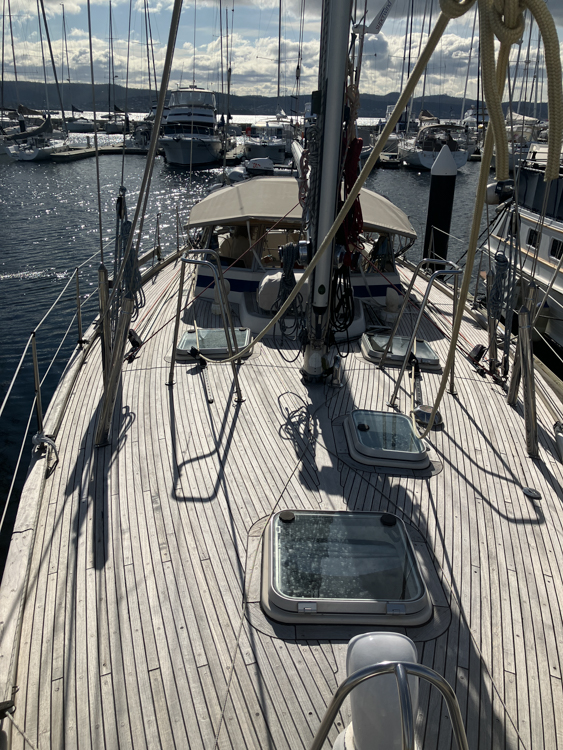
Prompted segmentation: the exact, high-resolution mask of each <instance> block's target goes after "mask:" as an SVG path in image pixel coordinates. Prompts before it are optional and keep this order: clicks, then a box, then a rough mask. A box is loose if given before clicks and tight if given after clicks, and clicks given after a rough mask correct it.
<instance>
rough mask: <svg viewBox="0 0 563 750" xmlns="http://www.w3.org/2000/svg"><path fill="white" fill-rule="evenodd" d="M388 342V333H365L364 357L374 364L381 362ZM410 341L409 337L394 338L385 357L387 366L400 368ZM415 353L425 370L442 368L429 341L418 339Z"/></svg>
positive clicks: (363, 339) (363, 342) (363, 343)
mask: <svg viewBox="0 0 563 750" xmlns="http://www.w3.org/2000/svg"><path fill="white" fill-rule="evenodd" d="M388 341H389V334H388V333H364V335H363V336H362V343H361V346H362V353H363V355H364V357H365V358H366V359H369V360H370V361H372V362H379V360H380V359H381V355H382V354H383V351H384V350H385V347H386V346H387V342H388ZM409 341H410V338H409V337H408V336H394V337H393V341H392V343H391V349H390V350H389V351H388V352H387V356H386V357H385V364H386V365H388V366H393V365H395V366H397V367H400V366H401V365H402V364H403V360H404V358H405V353H406V351H407V346H408V343H409ZM414 351H415V354H416V358H417V359H418V363H419V365H420V366H421V367H422V368H423V369H425V370H439V369H440V368H441V365H440V358H439V357H438V355H437V354H436V352H435V351H434V349H432V347H431V346H430V344H429V343H428V341H424V339H416V341H415V345H414Z"/></svg>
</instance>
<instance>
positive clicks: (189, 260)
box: [182, 250, 244, 402]
mask: <svg viewBox="0 0 563 750" xmlns="http://www.w3.org/2000/svg"><path fill="white" fill-rule="evenodd" d="M192 252H194V253H199V252H201V251H199V250H186V253H192ZM182 262H183V263H193V264H194V265H196V266H205V267H206V268H209V269H210V270H211V272H212V274H213V276H215V284H216V286H217V288H218V289H219V307H220V309H221V318H222V319H223V328H224V330H225V338H226V340H227V349H228V350H229V357H232V356H233V354H234V352H233V345H232V344H231V332H230V331H229V326H228V323H227V313H226V312H225V300H224V299H223V293H224V291H225V290H224V287H223V286H222V284H221V283H220V280H219V270H218V269H217V266H215V264H214V263H212V262H211V261H210V260H201V259H199V258H182ZM227 307H228V301H227ZM229 317H230V316H229ZM231 326H232V322H231ZM232 335H233V338H234V345H235V347H237V342H236V337H235V333H234V329H233V331H232ZM236 351H237V352H238V347H237V348H236ZM239 362H240V360H239ZM231 368H232V370H233V379H234V381H235V389H236V392H237V398H236V400H237V401H240V402H242V401H244V399H243V397H242V392H241V389H240V384H239V381H238V372H237V366H236V364H235V362H231Z"/></svg>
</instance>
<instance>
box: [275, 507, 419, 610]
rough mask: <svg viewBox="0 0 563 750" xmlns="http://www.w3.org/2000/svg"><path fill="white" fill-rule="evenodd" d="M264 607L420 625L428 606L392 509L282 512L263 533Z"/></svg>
mask: <svg viewBox="0 0 563 750" xmlns="http://www.w3.org/2000/svg"><path fill="white" fill-rule="evenodd" d="M262 562H263V565H262V576H263V578H262V607H263V608H264V610H265V611H266V613H267V614H268V615H269V616H270V617H273V618H274V619H276V620H281V621H282V622H305V623H306V622H309V623H311V622H317V623H323V622H324V623H346V622H366V623H373V624H386V623H388V624H392V623H394V622H395V623H397V624H400V623H405V624H407V623H409V624H421V623H422V622H425V621H426V620H428V618H429V616H430V614H431V607H430V602H429V598H428V594H427V592H426V586H425V584H424V580H423V578H422V576H421V574H420V570H419V568H418V564H417V560H416V556H415V554H414V550H413V548H412V545H411V542H410V539H409V537H408V534H407V530H406V527H405V525H404V524H403V522H402V521H401V520H400V519H399V518H397V516H395V515H392V514H391V513H381V512H376V513H371V512H342V511H337V512H334V511H328V512H327V511H303V510H284V511H280V512H279V513H276V514H275V515H274V516H273V517H272V519H271V520H270V522H269V524H268V527H267V528H266V531H265V535H264V555H263V558H262Z"/></svg>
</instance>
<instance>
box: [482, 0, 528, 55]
mask: <svg viewBox="0 0 563 750" xmlns="http://www.w3.org/2000/svg"><path fill="white" fill-rule="evenodd" d="M507 6H508V7H507ZM488 14H489V21H490V24H491V29H492V30H493V33H494V35H495V36H496V38H497V39H498V40H499V41H500V42H502V43H504V44H516V43H517V42H519V41H520V39H522V36H523V34H524V13H523V8H522V6H521V5H520V4H519V3H518V0H493V3H492V4H491V5H489V8H488Z"/></svg>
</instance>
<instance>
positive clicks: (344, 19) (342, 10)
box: [302, 0, 352, 382]
mask: <svg viewBox="0 0 563 750" xmlns="http://www.w3.org/2000/svg"><path fill="white" fill-rule="evenodd" d="M351 12H352V0H327V1H326V2H325V3H324V5H323V20H322V31H321V54H320V60H319V94H320V112H319V113H317V114H318V116H319V117H318V123H317V130H318V135H317V141H318V144H319V155H318V165H319V166H318V168H317V170H315V171H316V172H317V174H311V179H310V182H311V186H312V187H313V186H314V187H315V198H314V202H313V205H312V208H311V213H312V216H311V243H312V249H313V252H316V250H317V248H318V247H319V245H320V244H321V242H322V241H323V239H324V237H325V236H326V234H327V233H328V231H329V229H330V227H331V226H332V223H333V221H334V218H335V216H336V211H337V204H338V198H339V195H340V185H341V169H340V161H341V149H342V141H343V138H342V132H343V121H344V102H345V88H346V63H347V56H348V43H349V30H350V19H351ZM310 189H311V188H310ZM333 260H334V241H333V242H332V244H331V245H330V247H329V248H327V250H326V252H325V254H324V256H323V257H322V258H321V260H320V261H319V263H318V265H317V267H316V269H315V272H314V276H313V283H312V289H311V298H312V309H311V311H310V319H309V342H308V343H307V345H306V347H305V353H304V362H303V370H302V373H303V376H304V378H305V380H307V381H310V382H316V381H318V380H319V378H320V377H322V358H323V356H324V354H325V353H326V344H325V336H326V329H327V325H328V309H329V302H330V287H331V276H332V267H333Z"/></svg>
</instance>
